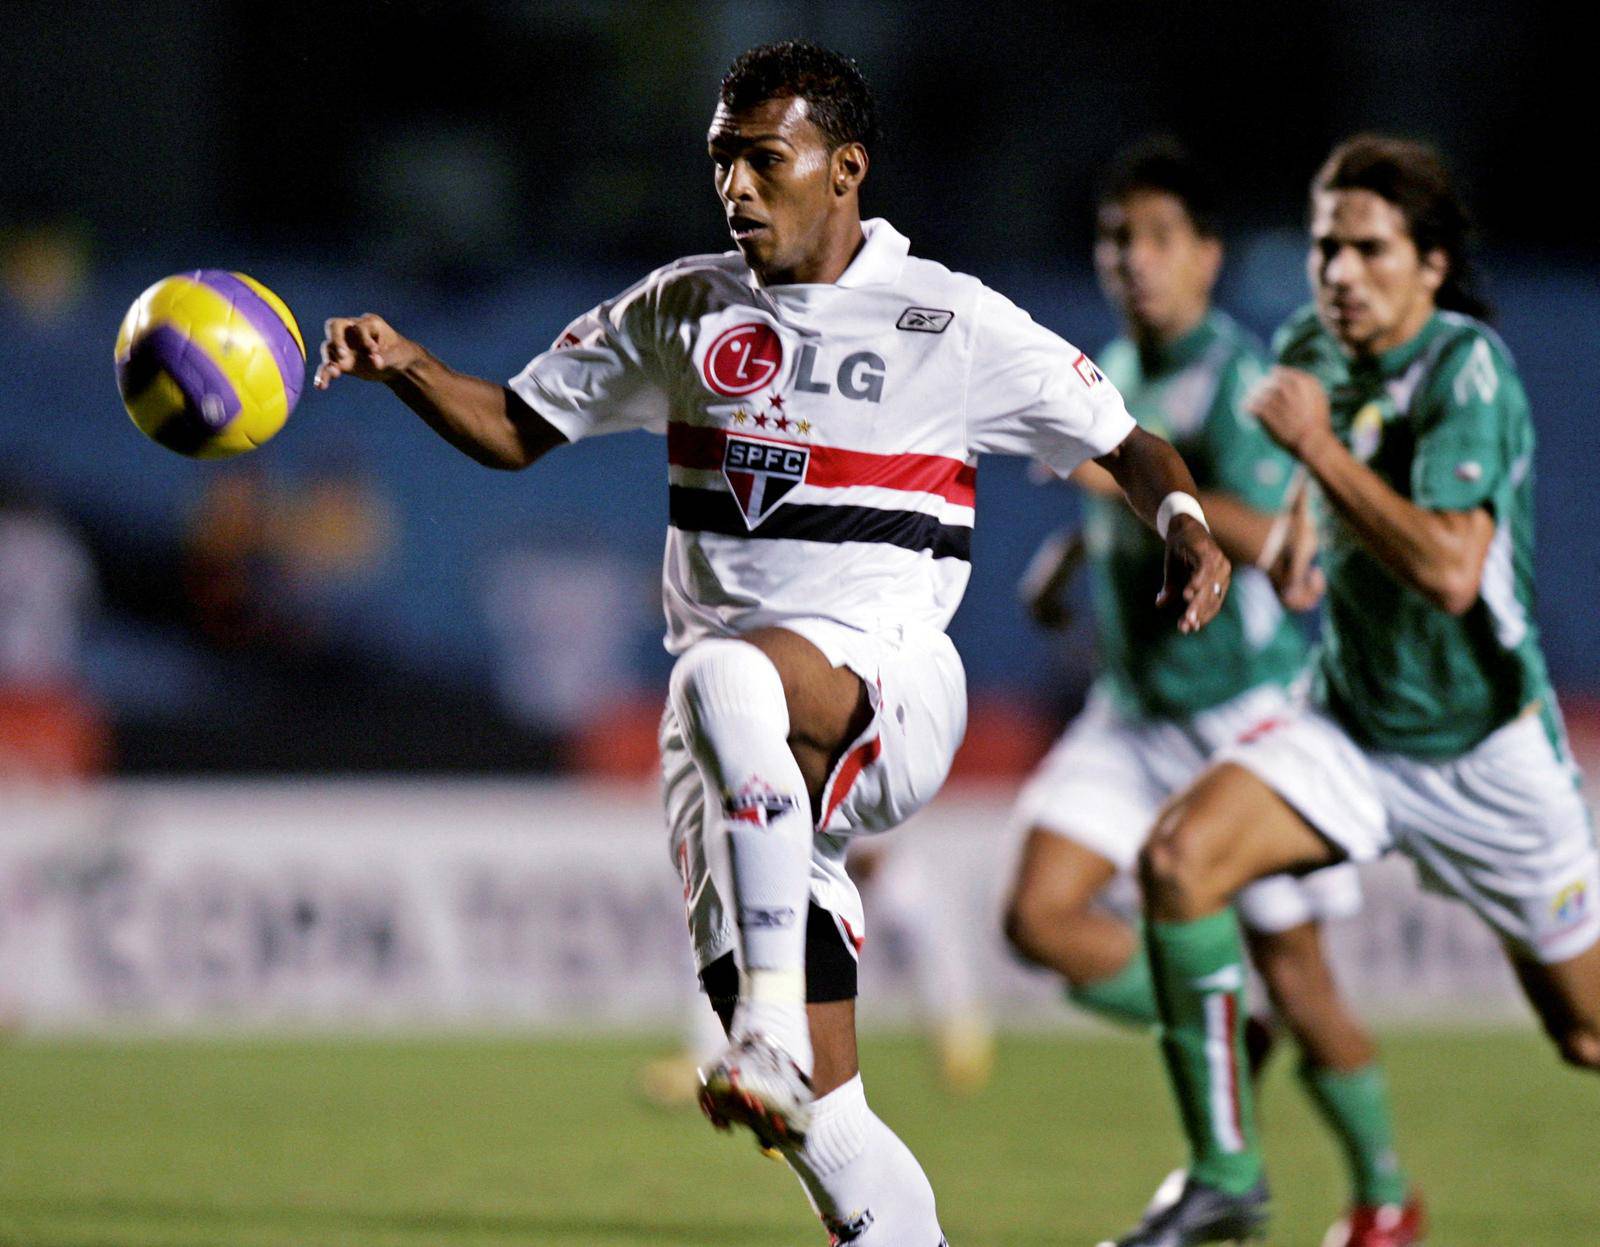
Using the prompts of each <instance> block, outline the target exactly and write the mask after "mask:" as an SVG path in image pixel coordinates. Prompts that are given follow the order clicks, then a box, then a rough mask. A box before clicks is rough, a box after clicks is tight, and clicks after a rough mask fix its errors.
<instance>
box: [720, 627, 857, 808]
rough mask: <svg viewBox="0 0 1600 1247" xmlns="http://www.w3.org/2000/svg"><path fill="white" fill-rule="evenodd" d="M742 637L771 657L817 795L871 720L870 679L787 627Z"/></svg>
mask: <svg viewBox="0 0 1600 1247" xmlns="http://www.w3.org/2000/svg"><path fill="white" fill-rule="evenodd" d="M740 639H741V640H743V641H746V642H748V643H749V644H751V645H754V646H755V647H756V648H757V649H759V650H760V651H761V652H762V653H763V654H765V655H766V656H767V658H768V659H769V660H771V662H772V665H773V666H774V667H776V668H777V669H778V675H779V678H780V679H781V680H782V681H783V692H784V697H785V699H786V701H787V702H788V709H789V744H790V747H791V748H792V749H793V750H794V754H795V759H796V761H798V762H799V763H800V770H801V773H802V774H803V775H805V777H806V785H807V787H808V788H810V790H811V794H812V796H813V797H815V796H817V795H818V794H819V793H820V792H821V790H822V784H823V782H824V780H825V779H826V778H827V774H828V771H829V769H830V768H831V767H832V766H833V764H834V762H835V761H837V759H838V757H839V755H840V754H841V753H842V752H843V751H844V749H845V748H846V747H847V746H848V745H849V744H850V742H851V741H853V740H854V739H855V738H856V737H858V736H859V735H861V733H862V731H863V730H864V729H865V728H866V726H867V724H868V723H869V722H870V721H871V718H872V713H873V708H872V705H871V699H870V698H869V696H868V693H867V689H866V685H865V683H864V681H863V680H862V679H861V677H860V676H859V675H857V674H856V673H855V672H854V671H852V670H851V669H850V668H849V667H845V666H835V665H834V663H833V662H831V661H830V660H829V658H828V655H827V654H825V653H823V651H822V650H821V649H820V648H819V647H818V646H817V645H815V644H814V643H813V642H812V641H810V640H808V639H807V638H806V637H803V636H801V635H800V634H799V633H798V632H793V631H790V630H789V629H787V628H759V629H756V630H755V631H752V632H747V633H745V634H744V635H743V636H742V637H741V638H740Z"/></svg>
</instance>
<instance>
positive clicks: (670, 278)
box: [635, 251, 750, 295]
mask: <svg viewBox="0 0 1600 1247" xmlns="http://www.w3.org/2000/svg"><path fill="white" fill-rule="evenodd" d="M749 280H750V270H749V269H748V268H747V267H746V265H745V262H744V258H743V257H742V256H741V255H740V254H739V253H738V252H737V251H708V252H706V253H705V254H704V255H686V256H680V257H679V258H678V259H676V260H673V261H672V262H671V263H668V264H663V265H662V266H661V267H660V268H657V269H654V270H652V271H651V272H650V273H648V274H646V275H645V276H644V277H643V278H641V279H640V281H639V282H638V283H637V285H636V287H635V288H636V289H640V288H642V289H649V290H651V291H653V292H655V293H656V294H658V295H662V294H668V293H684V292H689V291H694V290H701V289H707V288H712V287H721V286H727V285H730V284H732V285H736V286H748V285H749Z"/></svg>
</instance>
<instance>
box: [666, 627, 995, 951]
mask: <svg viewBox="0 0 1600 1247" xmlns="http://www.w3.org/2000/svg"><path fill="white" fill-rule="evenodd" d="M779 626H781V627H783V628H786V629H788V630H789V631H791V632H797V633H799V634H800V635H801V636H803V637H805V638H806V639H807V640H808V641H810V642H811V643H812V644H813V645H815V646H816V647H817V648H818V649H820V650H821V651H822V652H823V653H824V654H825V655H826V656H827V658H828V661H829V662H831V663H832V664H833V665H834V666H835V667H848V668H849V669H850V670H851V671H854V672H855V673H856V674H857V675H859V676H860V677H861V678H862V680H863V681H864V682H865V683H866V686H867V695H868V697H869V698H870V700H871V702H872V709H873V716H872V722H871V723H869V724H868V725H867V727H866V730H865V731H863V732H862V734H861V735H860V736H859V737H858V738H857V739H856V740H855V741H853V742H852V743H851V745H850V747H849V748H848V749H846V750H845V752H844V754H843V756H842V757H841V758H840V760H839V763H838V765H837V766H836V767H835V768H834V771H833V774H832V775H831V776H830V777H829V779H828V784H827V787H826V788H825V789H824V790H823V794H822V818H821V821H820V824H819V826H818V828H817V832H816V836H815V838H814V840H813V843H812V850H811V899H812V901H813V902H814V903H815V904H816V905H818V906H819V907H821V908H822V909H824V910H827V911H828V912H829V913H830V914H832V915H833V916H834V918H835V920H836V921H837V922H838V923H839V924H840V932H841V934H842V935H843V936H844V937H845V942H846V943H847V945H848V946H849V947H851V948H853V949H855V950H856V951H858V952H859V950H860V948H861V944H862V941H863V940H864V939H865V936H866V919H865V916H864V915H863V913H862V907H861V894H860V893H859V892H857V891H856V885H855V884H854V883H853V882H851V879H850V876H849V875H848V874H847V873H846V872H845V868H844V859H845V854H846V852H847V851H848V848H849V843H850V838H851V837H852V836H854V835H857V834H859V833H864V832H875V831H888V830H889V829H890V828H891V827H896V826H898V825H899V824H901V823H903V822H905V820H906V819H908V818H910V817H911V815H913V814H915V813H916V812H917V811H918V810H919V809H921V808H922V807H923V806H924V805H926V804H927V803H928V801H929V800H931V799H932V798H933V796H934V794H935V793H937V792H938V791H939V788H940V786H941V785H942V784H943V783H944V780H945V776H946V775H948V774H949V773H950V763H951V762H952V761H953V760H954V758H955V753H956V749H957V748H958V747H959V746H960V744H961V739H962V737H963V736H964V735H965V734H966V730H967V684H966V672H965V671H964V670H963V669H962V666H961V659H960V657H959V656H958V655H957V654H956V648H955V646H954V645H953V644H952V643H951V641H950V638H949V637H947V636H945V634H944V633H943V632H939V631H936V630H934V629H932V628H913V627H905V628H899V627H897V628H893V629H890V630H888V631H885V632H880V633H868V632H861V631H858V630H857V629H854V628H849V627H846V626H845V625H843V624H839V623H835V622H834V621H832V620H827V619H790V620H785V621H784V622H783V623H782V624H781V625H779ZM661 782H662V799H663V801H664V803H665V805H666V813H667V830H668V833H669V835H670V837H671V848H672V860H673V864H674V865H675V866H676V867H677V869H678V873H679V875H680V876H681V877H682V879H683V888H684V894H683V896H684V906H685V908H686V909H687V911H688V917H689V934H690V938H691V939H692V940H693V941H694V956H695V965H696V967H697V968H698V969H701V970H703V969H705V968H706V966H708V965H710V964H711V963H712V962H713V961H715V960H716V959H717V958H718V957H721V956H723V955H724V954H725V953H728V952H730V951H732V950H733V949H735V948H736V947H737V946H738V931H737V928H736V926H735V922H734V907H733V906H732V905H731V904H730V903H728V900H729V899H731V897H732V895H733V888H732V876H731V874H730V869H729V863H728V857H727V843H726V841H727V837H726V836H721V835H708V834H707V831H708V830H711V829H712V828H708V822H710V823H717V822H718V821H719V819H720V815H719V814H716V813H715V812H716V811H718V810H719V809H720V806H719V804H718V803H717V802H716V801H712V802H711V803H710V804H709V805H708V804H707V802H706V797H705V789H704V786H703V784H702V781H701V778H700V772H699V770H698V769H697V768H696V767H695V764H694V759H693V758H692V757H691V756H690V754H689V750H688V748H687V747H686V746H685V744H684V741H683V733H682V731H681V730H680V728H679V726H678V720H677V716H676V715H674V714H673V713H672V707H671V705H670V704H669V705H668V706H667V709H666V712H665V714H663V715H662V718H661ZM708 810H710V811H712V812H713V817H712V818H711V819H709V820H708V818H707V811H708Z"/></svg>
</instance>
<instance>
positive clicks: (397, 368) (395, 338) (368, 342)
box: [312, 312, 422, 390]
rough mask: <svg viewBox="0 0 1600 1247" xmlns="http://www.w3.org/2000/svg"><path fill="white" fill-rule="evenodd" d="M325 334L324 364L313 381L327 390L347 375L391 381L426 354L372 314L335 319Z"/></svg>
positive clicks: (320, 388) (362, 378) (325, 329)
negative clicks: (334, 380)
mask: <svg viewBox="0 0 1600 1247" xmlns="http://www.w3.org/2000/svg"><path fill="white" fill-rule="evenodd" d="M324 335H325V336H324V337H323V340H322V364H321V366H320V367H318V369H317V375H316V377H315V378H314V379H313V382H312V384H314V385H315V386H316V387H317V389H319V390H325V389H327V388H328V386H329V385H331V384H332V383H333V379H334V378H335V377H343V376H347V375H348V376H352V377H359V378H360V379H361V380H363V381H387V380H389V379H390V378H391V377H394V376H397V375H398V374H399V373H401V372H403V371H404V370H405V369H406V368H408V367H409V366H410V365H411V364H412V363H414V362H415V361H416V359H417V357H418V356H419V355H421V354H422V348H421V347H420V346H418V345H417V344H416V343H415V342H413V341H411V339H409V338H405V337H402V336H401V335H400V334H398V333H396V332H395V330H394V327H393V326H392V325H390V324H389V322H388V321H386V320H384V319H383V317H381V316H374V315H373V314H372V313H371V312H367V313H366V314H365V315H362V316H335V317H332V318H331V319H330V320H329V321H328V323H327V325H326V326H324Z"/></svg>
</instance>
